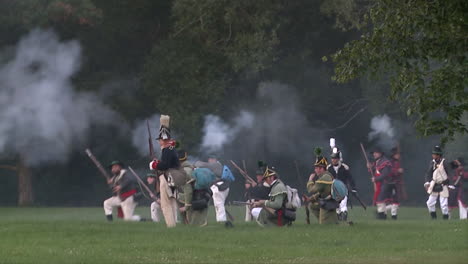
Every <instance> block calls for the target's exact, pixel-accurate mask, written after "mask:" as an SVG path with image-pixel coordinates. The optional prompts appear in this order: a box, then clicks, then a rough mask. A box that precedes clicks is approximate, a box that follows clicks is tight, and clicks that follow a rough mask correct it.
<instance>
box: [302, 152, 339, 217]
mask: <svg viewBox="0 0 468 264" xmlns="http://www.w3.org/2000/svg"><path fill="white" fill-rule="evenodd" d="M327 165H328V162H327V159H326V158H325V157H323V156H321V155H317V158H316V161H315V168H314V171H315V173H312V175H310V178H309V182H307V191H308V192H310V193H313V195H312V197H311V198H310V201H311V203H310V204H309V210H311V211H312V212H313V213H314V215H315V216H316V217H317V219H318V220H319V224H336V223H337V222H338V217H337V214H336V208H338V202H336V201H335V200H333V199H332V198H331V186H332V183H333V176H332V175H331V174H330V172H328V171H327Z"/></svg>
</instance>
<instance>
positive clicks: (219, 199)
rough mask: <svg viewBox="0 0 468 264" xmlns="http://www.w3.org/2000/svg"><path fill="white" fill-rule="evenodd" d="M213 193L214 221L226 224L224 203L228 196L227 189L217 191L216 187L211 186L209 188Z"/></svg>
mask: <svg viewBox="0 0 468 264" xmlns="http://www.w3.org/2000/svg"><path fill="white" fill-rule="evenodd" d="M210 189H211V191H212V192H213V204H214V207H215V211H216V221H217V222H226V209H225V208H224V203H225V202H226V198H227V196H228V194H229V188H227V189H226V190H224V191H219V190H218V187H217V186H215V185H212V186H211V187H210Z"/></svg>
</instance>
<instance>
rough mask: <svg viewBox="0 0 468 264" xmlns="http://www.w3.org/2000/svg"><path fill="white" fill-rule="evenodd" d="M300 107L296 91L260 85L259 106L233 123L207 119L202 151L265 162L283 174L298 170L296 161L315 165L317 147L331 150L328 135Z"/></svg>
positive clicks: (251, 106)
mask: <svg viewBox="0 0 468 264" xmlns="http://www.w3.org/2000/svg"><path fill="white" fill-rule="evenodd" d="M298 105H300V104H299V97H298V96H297V92H296V90H295V88H294V87H292V86H288V85H285V84H282V83H279V82H263V83H260V84H259V87H258V90H257V95H256V98H255V102H253V103H251V104H249V108H248V109H243V110H240V111H239V113H238V114H237V115H236V116H235V117H234V118H232V121H230V122H226V121H223V120H222V119H221V118H220V117H217V116H213V115H208V116H206V117H205V126H204V130H203V132H204V136H203V143H202V151H203V150H204V151H215V152H217V154H222V155H224V156H226V157H229V158H233V159H236V158H237V159H239V158H240V159H245V160H247V161H248V163H249V161H250V163H251V164H255V163H256V161H257V160H265V161H268V162H270V163H271V164H272V165H275V166H276V167H277V168H278V169H280V170H281V169H286V168H291V167H292V166H294V163H293V161H294V160H298V161H299V162H302V163H303V164H311V163H312V161H313V160H314V158H315V157H314V154H313V149H314V147H317V146H324V147H326V146H328V135H325V134H324V133H323V132H321V131H320V130H319V129H316V128H314V127H313V126H312V124H311V123H310V122H309V121H308V120H307V118H306V115H305V114H304V113H303V112H302V111H300V109H299V108H298ZM324 153H327V151H326V149H324ZM290 177H294V176H290Z"/></svg>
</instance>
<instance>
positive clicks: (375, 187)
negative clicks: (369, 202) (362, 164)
mask: <svg viewBox="0 0 468 264" xmlns="http://www.w3.org/2000/svg"><path fill="white" fill-rule="evenodd" d="M360 144H361V150H362V154H364V158H365V159H366V166H367V164H369V159H368V158H367V153H366V149H365V148H364V145H363V144H362V143H360ZM369 172H370V174H371V176H372V178H371V179H373V178H374V172H372V169H369ZM373 183H374V192H375V191H377V184H376V183H375V182H373Z"/></svg>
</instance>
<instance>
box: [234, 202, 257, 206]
mask: <svg viewBox="0 0 468 264" xmlns="http://www.w3.org/2000/svg"><path fill="white" fill-rule="evenodd" d="M232 204H234V205H249V206H250V205H252V204H253V203H250V202H243V201H232Z"/></svg>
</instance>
